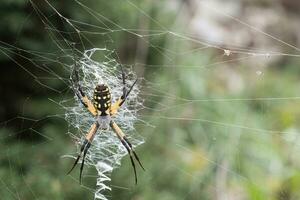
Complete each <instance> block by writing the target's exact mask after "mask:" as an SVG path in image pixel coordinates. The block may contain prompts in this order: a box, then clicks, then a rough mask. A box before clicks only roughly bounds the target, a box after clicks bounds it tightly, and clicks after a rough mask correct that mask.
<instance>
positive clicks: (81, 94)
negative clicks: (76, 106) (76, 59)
mask: <svg viewBox="0 0 300 200" xmlns="http://www.w3.org/2000/svg"><path fill="white" fill-rule="evenodd" d="M74 65H75V67H74V69H73V72H72V75H71V81H72V88H73V91H74V93H75V94H76V96H77V97H78V99H79V100H80V102H81V103H82V104H83V105H84V106H85V107H86V108H87V109H88V110H89V111H90V113H92V115H94V116H96V115H97V109H96V108H95V107H94V105H93V103H92V102H91V100H90V99H89V98H88V97H87V96H86V95H85V93H84V92H83V90H82V88H81V85H80V84H79V75H78V69H77V65H76V63H75V64H74Z"/></svg>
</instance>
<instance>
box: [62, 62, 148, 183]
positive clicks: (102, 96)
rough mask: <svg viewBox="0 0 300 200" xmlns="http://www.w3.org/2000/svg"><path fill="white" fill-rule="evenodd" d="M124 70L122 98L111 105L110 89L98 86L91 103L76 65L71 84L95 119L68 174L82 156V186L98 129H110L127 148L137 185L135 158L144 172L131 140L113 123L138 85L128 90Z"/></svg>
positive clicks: (104, 85) (102, 85)
mask: <svg viewBox="0 0 300 200" xmlns="http://www.w3.org/2000/svg"><path fill="white" fill-rule="evenodd" d="M121 70H122V81H123V94H122V96H121V97H120V98H119V99H118V100H117V101H116V102H115V103H113V104H112V103H111V93H110V90H109V87H108V86H107V85H106V84H98V85H96V87H95V89H94V95H93V101H91V100H90V99H89V98H88V97H87V96H86V95H85V93H84V92H83V90H82V88H81V85H80V84H79V75H78V69H77V68H76V65H75V67H74V69H73V72H72V75H71V83H72V87H73V90H74V92H75V94H76V96H77V97H78V99H79V100H80V102H81V103H82V104H83V105H84V106H85V107H86V108H87V110H88V111H89V112H90V113H91V114H92V115H93V116H94V117H95V122H94V124H93V125H92V126H91V128H90V130H89V132H88V133H87V134H86V136H85V139H84V141H83V143H82V145H81V148H80V153H79V154H78V156H77V159H76V160H75V162H74V164H73V166H72V168H71V169H70V170H69V172H68V173H67V174H70V173H71V172H72V170H73V169H74V168H75V166H76V165H77V163H78V161H79V159H80V158H81V156H82V154H83V157H82V163H81V167H80V175H79V182H80V184H81V177H82V170H83V166H84V161H85V157H86V154H87V151H88V149H89V148H90V146H91V143H92V141H93V139H94V137H95V135H96V132H97V130H98V129H108V128H109V127H110V128H111V129H112V130H113V131H114V132H115V133H116V135H117V137H118V138H119V140H120V141H121V143H122V145H123V146H124V147H125V148H126V150H127V152H128V154H129V156H130V161H131V165H132V167H133V171H134V176H135V184H137V174H136V168H135V163H134V160H133V156H134V158H135V159H136V160H137V162H138V163H139V165H140V166H141V168H142V169H143V170H145V168H144V167H143V165H142V163H141V162H140V160H139V158H138V156H137V154H136V153H135V151H134V150H133V147H132V145H131V143H130V142H129V140H128V139H127V137H126V135H125V134H124V133H123V131H122V130H121V129H120V128H119V126H118V125H117V124H116V123H115V122H114V121H113V119H112V118H113V117H114V116H115V115H116V114H117V113H118V110H119V109H120V108H121V106H122V105H123V103H124V102H125V101H126V98H127V97H128V95H129V93H130V92H131V90H132V88H133V87H134V85H135V84H136V82H137V80H135V82H134V83H133V84H132V85H131V87H130V88H129V90H127V88H126V82H125V73H124V71H123V67H122V66H121Z"/></svg>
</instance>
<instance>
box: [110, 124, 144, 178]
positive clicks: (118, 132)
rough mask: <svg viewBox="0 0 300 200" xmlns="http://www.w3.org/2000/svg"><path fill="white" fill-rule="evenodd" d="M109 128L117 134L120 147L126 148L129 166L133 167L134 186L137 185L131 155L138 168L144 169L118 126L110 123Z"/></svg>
mask: <svg viewBox="0 0 300 200" xmlns="http://www.w3.org/2000/svg"><path fill="white" fill-rule="evenodd" d="M110 127H111V128H112V129H113V131H114V132H115V133H116V134H117V136H118V138H119V139H120V141H121V143H122V145H123V146H124V147H125V148H126V150H127V152H128V155H129V157H130V161H131V165H132V167H133V171H134V176H135V184H137V174H136V168H135V163H134V160H133V157H132V154H133V156H134V158H135V159H136V160H137V161H138V163H139V165H140V167H141V168H142V169H143V170H144V171H145V168H144V167H143V165H142V163H141V161H140V159H139V157H138V156H137V154H136V153H135V151H134V150H133V147H132V145H131V143H130V142H129V141H128V139H127V138H126V136H125V134H124V133H123V131H122V130H121V129H120V128H119V126H118V125H117V124H116V123H115V122H113V121H111V122H110Z"/></svg>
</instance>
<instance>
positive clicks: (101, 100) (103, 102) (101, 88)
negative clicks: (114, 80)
mask: <svg viewBox="0 0 300 200" xmlns="http://www.w3.org/2000/svg"><path fill="white" fill-rule="evenodd" d="M94 106H95V108H96V109H97V111H98V115H100V116H106V115H109V110H110V106H111V94H110V91H109V88H108V87H107V85H104V84H100V85H97V86H96V88H95V90H94Z"/></svg>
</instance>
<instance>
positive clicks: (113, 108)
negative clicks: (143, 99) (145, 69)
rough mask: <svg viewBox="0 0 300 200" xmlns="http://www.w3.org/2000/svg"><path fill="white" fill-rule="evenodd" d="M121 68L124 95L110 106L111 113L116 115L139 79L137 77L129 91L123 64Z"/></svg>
mask: <svg viewBox="0 0 300 200" xmlns="http://www.w3.org/2000/svg"><path fill="white" fill-rule="evenodd" d="M121 70H122V81H123V94H122V96H121V97H120V98H119V99H118V100H117V101H116V102H115V103H114V104H113V105H112V106H111V108H110V114H111V115H115V114H116V113H117V112H118V110H119V108H120V107H121V106H122V105H123V103H124V102H125V101H126V98H127V97H128V95H129V94H130V92H131V90H132V89H133V87H134V85H135V84H136V82H137V80H138V79H136V80H135V81H134V82H133V84H132V85H131V86H130V88H129V90H128V91H127V89H126V78H125V73H124V70H123V67H122V66H121Z"/></svg>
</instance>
